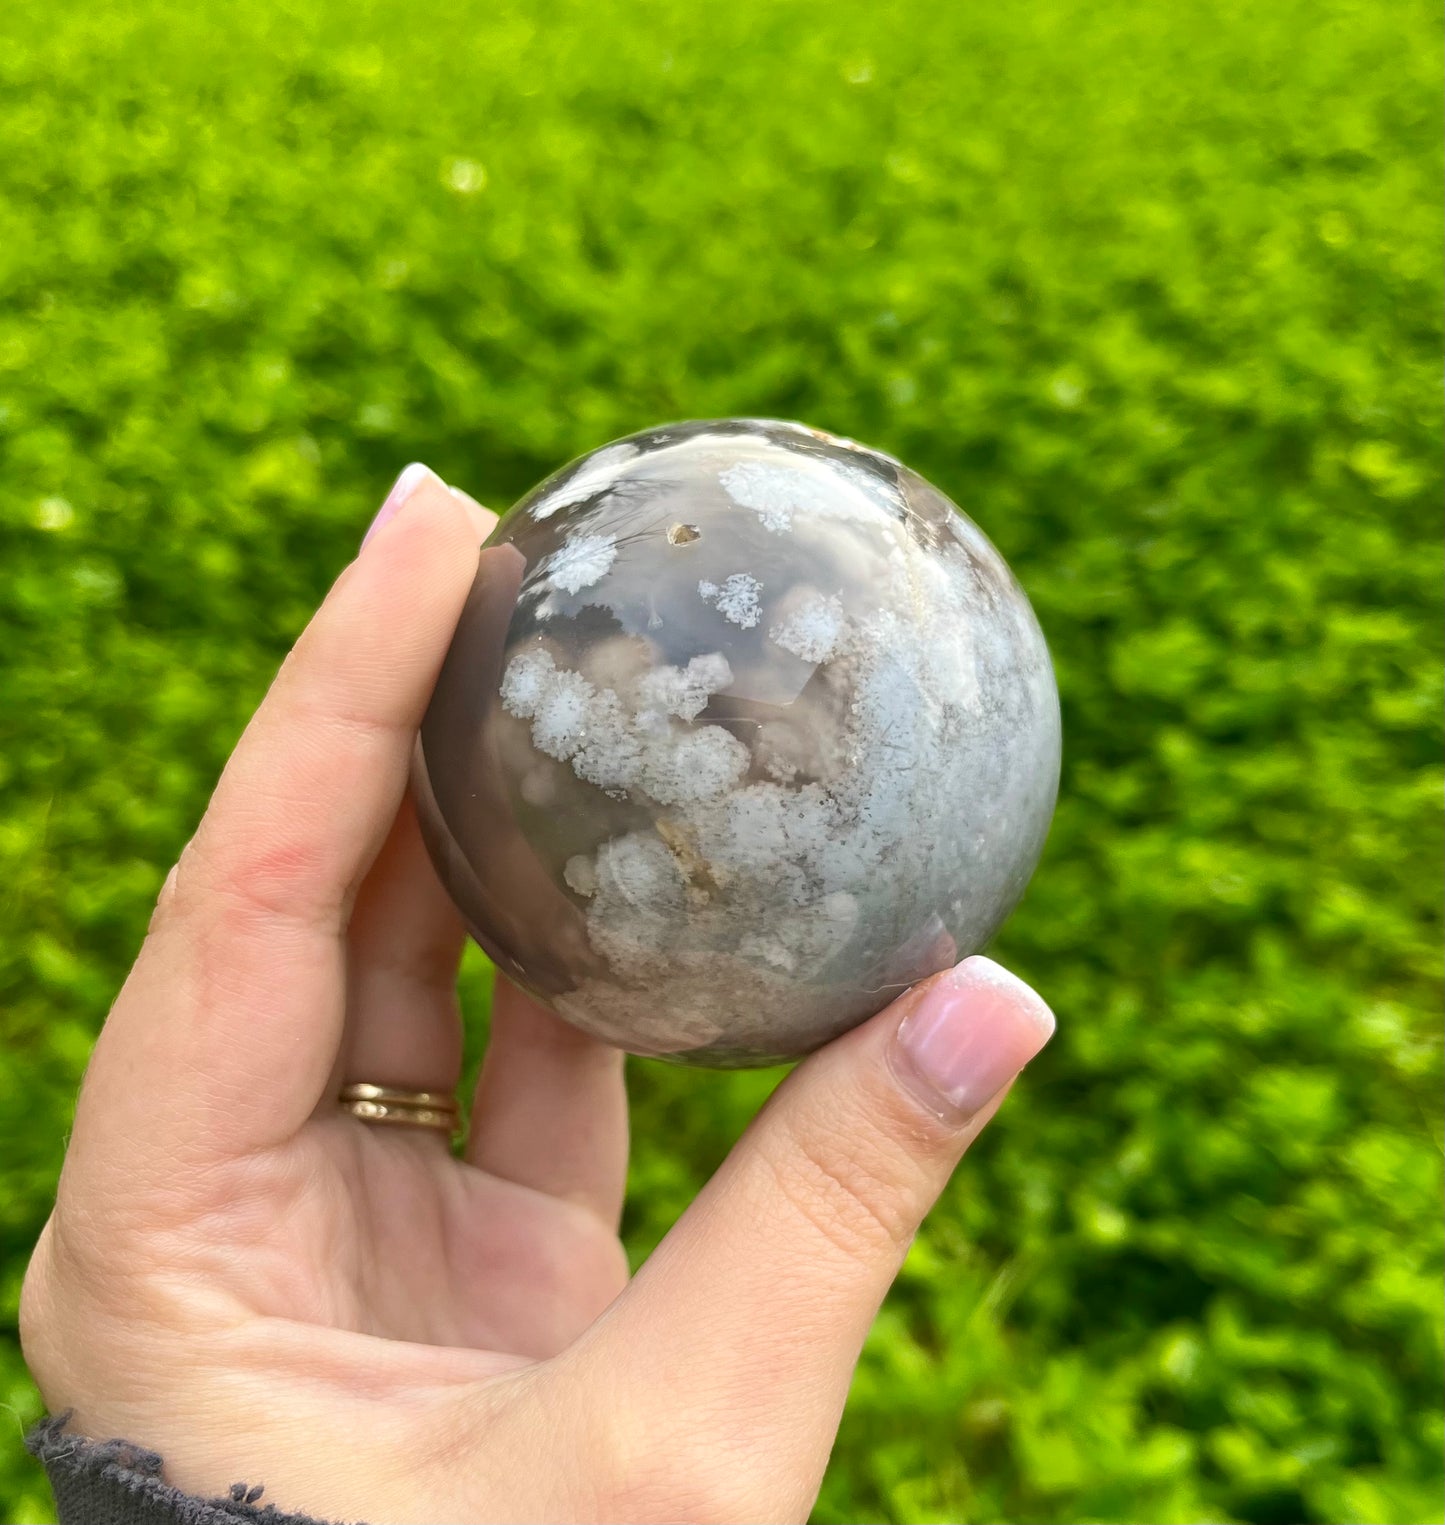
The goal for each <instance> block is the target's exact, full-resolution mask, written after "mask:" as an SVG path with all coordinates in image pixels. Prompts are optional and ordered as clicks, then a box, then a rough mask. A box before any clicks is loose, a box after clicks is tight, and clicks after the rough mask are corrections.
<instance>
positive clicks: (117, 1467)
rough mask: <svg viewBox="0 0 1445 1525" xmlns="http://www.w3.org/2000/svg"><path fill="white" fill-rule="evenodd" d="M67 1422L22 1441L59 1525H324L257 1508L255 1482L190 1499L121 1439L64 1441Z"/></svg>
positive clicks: (152, 1456) (45, 1425) (46, 1425)
mask: <svg viewBox="0 0 1445 1525" xmlns="http://www.w3.org/2000/svg"><path fill="white" fill-rule="evenodd" d="M69 1419H70V1415H69V1414H57V1415H56V1416H55V1417H54V1418H53V1419H43V1420H41V1422H40V1423H39V1424H37V1425H36V1426H35V1428H34V1429H33V1430H31V1432H30V1433H29V1434H28V1435H27V1436H26V1437H25V1444H26V1446H27V1447H28V1448H29V1450H30V1453H31V1455H32V1456H35V1457H37V1458H38V1459H39V1461H40V1463H41V1465H42V1466H43V1467H44V1468H45V1471H46V1475H47V1476H48V1477H49V1478H50V1486H51V1488H52V1489H53V1490H54V1493H55V1507H56V1510H57V1511H58V1513H59V1517H60V1525H240V1522H243V1521H246V1522H257V1521H259V1522H261V1525H324V1522H323V1521H320V1520H313V1519H312V1518H311V1517H310V1516H309V1515H300V1514H282V1512H281V1511H280V1510H279V1509H276V1508H275V1507H274V1506H273V1505H271V1504H263V1503H261V1502H260V1498H261V1491H262V1489H261V1485H260V1484H259V1483H258V1484H257V1485H256V1486H255V1487H250V1486H248V1485H247V1484H245V1483H234V1484H232V1486H231V1492H230V1496H229V1497H228V1498H223V1499H203V1498H194V1497H192V1496H191V1495H190V1494H188V1493H182V1492H181V1491H180V1490H179V1489H178V1488H172V1487H171V1485H170V1484H169V1483H168V1482H166V1480H165V1478H164V1476H163V1475H162V1473H163V1465H162V1462H161V1458H160V1457H159V1456H157V1455H156V1453H155V1452H154V1451H147V1450H145V1449H144V1448H143V1447H141V1446H133V1445H130V1444H129V1443H128V1442H126V1441H124V1440H85V1439H84V1438H82V1437H81V1436H79V1435H67V1434H66V1433H65V1426H66V1423H67V1422H68V1420H69Z"/></svg>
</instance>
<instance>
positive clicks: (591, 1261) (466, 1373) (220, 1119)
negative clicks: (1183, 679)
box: [21, 477, 1043, 1522]
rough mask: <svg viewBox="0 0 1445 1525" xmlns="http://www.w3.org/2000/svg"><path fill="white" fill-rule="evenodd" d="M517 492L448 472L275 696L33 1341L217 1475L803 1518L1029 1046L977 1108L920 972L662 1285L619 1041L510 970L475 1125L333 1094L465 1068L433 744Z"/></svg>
mask: <svg viewBox="0 0 1445 1525" xmlns="http://www.w3.org/2000/svg"><path fill="white" fill-rule="evenodd" d="M493 522H494V520H493V517H492V516H491V515H490V514H487V513H486V511H485V510H482V509H480V508H478V507H477V506H476V505H474V504H472V503H471V502H470V500H465V499H463V498H460V497H459V496H458V495H456V494H453V493H451V492H449V491H448V490H447V489H446V488H445V487H444V486H443V484H441V483H440V482H439V481H437V480H436V479H435V478H431V477H429V478H427V479H426V480H425V481H424V482H423V484H422V485H421V487H420V488H418V489H417V490H415V491H414V492H413V494H412V496H411V497H410V498H409V499H408V500H407V501H406V503H405V504H404V506H403V507H402V508H401V510H400V511H399V512H397V513H396V514H395V515H394V516H393V517H392V518H391V519H389V520H388V522H386V523H385V524H384V525H383V526H381V527H380V528H379V529H378V530H377V531H376V532H375V533H374V534H373V535H372V536H371V537H370V538H369V539H368V541H367V542H366V544H365V546H364V548H363V550H362V551H361V553H360V554H359V555H358V557H357V559H356V560H355V561H354V562H353V563H352V565H351V566H349V567H348V568H347V569H346V571H345V572H344V573H343V574H342V576H341V577H340V579H339V580H338V581H337V583H336V585H335V587H334V588H333V589H332V591H331V593H330V595H329V596H328V597H327V599H326V601H325V603H324V604H323V606H322V608H321V609H320V611H319V612H318V614H317V615H316V617H315V618H314V619H313V621H312V623H311V624H310V626H309V627H308V628H307V630H306V631H305V632H304V634H303V635H302V637H301V639H300V641H299V642H298V644H297V646H296V648H295V650H294V651H293V652H292V653H291V655H290V656H289V657H288V659H287V660H286V662H285V663H284V664H283V666H282V668H281V671H280V673H279V674H278V676H277V678H276V681H275V683H274V684H273V686H272V688H271V691H270V693H269V694H268V696H267V698H266V700H265V701H264V703H263V704H262V706H261V708H260V709H259V710H258V711H257V713H256V715H255V717H254V719H253V720H252V722H251V724H250V726H249V727H248V728H247V730H246V733H245V735H244V736H243V737H242V739H241V741H240V743H239V745H238V746H237V748H236V751H235V753H234V754H233V756H232V757H231V759H230V761H229V763H228V764H227V766H226V769H225V771H224V773H223V775H222V777H221V780H220V782H219V784H218V786H217V789H216V792H215V795H214V797H213V799H212V801H211V804H210V807H209V809H208V811H207V813H206V815H205V817H204V819H203V821H202V822H201V825H200V827H199V829H198V830H197V832H196V834H195V837H194V838H193V840H192V841H191V842H190V844H189V845H188V846H187V847H186V849H185V851H184V852H183V853H182V855H181V858H180V861H179V863H178V864H177V865H176V867H175V868H174V869H173V870H172V872H171V874H170V876H169V878H168V879H167V880H166V883H165V887H164V888H163V890H162V892H161V895H160V899H159V903H158V905H157V907H156V910H155V914H154V916H153V917H152V920H151V924H150V928H149V931H148V933H147V935H146V938H145V942H144V945H143V947H142V948H141V950H140V954H139V956H138V958H137V960H136V963H135V967H134V969H133V970H132V971H131V974H130V976H129V978H128V979H127V981H126V983H125V986H124V988H123V989H122V991H121V993H120V995H119V997H118V999H117V1000H116V1003H115V1006H114V1008H113V1009H112V1011H111V1013H110V1016H109V1018H108V1020H107V1022H106V1024H105V1028H104V1030H103V1032H102V1033H101V1036H100V1039H99V1041H98V1043H97V1045H96V1049H95V1053H94V1057H93V1059H92V1062H91V1065H90V1067H89V1069H88V1071H87V1074H86V1077H85V1082H84V1085H83V1087H82V1090H81V1095H80V1099H79V1102H78V1105H77V1111H76V1117H75V1126H74V1132H73V1136H72V1139H71V1143H70V1148H69V1152H68V1155H67V1158H66V1162H65V1168H64V1171H63V1174H62V1177H61V1181H60V1187H59V1191H58V1196H57V1202H56V1206H55V1210H54V1212H53V1214H52V1216H51V1218H50V1221H49V1223H48V1224H47V1226H46V1228H45V1231H44V1234H43V1235H42V1237H41V1239H40V1242H39V1244H38V1246H37V1248H36V1251H35V1254H34V1258H33V1260H32V1263H31V1265H30V1269H29V1273H28V1275H27V1278H26V1281H25V1287H24V1293H23V1299H22V1307H21V1332H22V1338H23V1341H24V1346H25V1352H26V1357H27V1359H28V1361H29V1363H30V1366H31V1369H32V1371H33V1372H34V1374H35V1377H36V1380H37V1381H38V1383H39V1385H40V1388H41V1391H42V1393H43V1394H44V1396H45V1400H46V1402H47V1404H48V1405H49V1407H50V1409H51V1410H52V1412H59V1411H62V1410H65V1409H72V1410H73V1411H74V1418H73V1420H72V1426H71V1427H72V1428H73V1429H74V1430H75V1431H77V1432H78V1433H81V1434H84V1435H88V1436H91V1437H94V1438H109V1437H112V1436H123V1437H125V1438H127V1439H128V1440H131V1441H133V1442H135V1443H137V1444H141V1445H145V1446H148V1447H152V1448H154V1449H155V1450H158V1451H159V1452H161V1453H162V1454H163V1455H164V1457H165V1459H166V1475H167V1478H168V1479H169V1480H170V1481H171V1482H173V1483H174V1484H176V1485H177V1486H179V1487H180V1488H182V1489H185V1490H187V1491H190V1492H197V1493H203V1494H207V1495H215V1494H220V1493H224V1492H225V1490H226V1489H227V1488H228V1487H229V1486H230V1485H231V1484H232V1483H233V1482H235V1481H236V1480H237V1479H241V1478H246V1479H250V1480H255V1479H258V1478H259V1479H263V1480H264V1482H265V1484H266V1498H267V1499H268V1500H270V1501H273V1502H275V1503H276V1504H277V1506H278V1507H280V1508H283V1509H288V1510H297V1511H305V1512H308V1513H311V1514H314V1515H317V1516H320V1517H322V1518H331V1519H335V1518H344V1519H365V1520H368V1521H373V1522H380V1521H396V1522H402V1521H435V1520H439V1519H447V1520H458V1521H461V1520H512V1521H525V1520H573V1519H587V1520H630V1521H639V1522H642V1521H651V1520H698V1521H707V1520H761V1519H767V1520H803V1519H806V1517H807V1515H808V1512H809V1510H810V1508H811V1507H812V1504H813V1502H814V1499H815V1498H816V1495H817V1491H818V1487H819V1483H820V1481H821V1478H822V1475H823V1470H824V1467H825V1466H826V1464H827V1460H828V1454H829V1451H830V1448H831V1446H832V1443H833V1438H834V1435H835V1432H836V1429H837V1425H838V1421H839V1417H840V1414H841V1412H842V1408H843V1403H844V1399H845V1397H846V1395H847V1391H848V1384H849V1380H850V1377H851V1375H852V1372H853V1368H854V1365H855V1363H856V1361H857V1358H858V1354H859V1350H860V1347H861V1345H862V1342H863V1339H864V1336H865V1335H866V1333H867V1331H868V1328H869V1325H870V1324H871V1322H872V1320H873V1317H874V1315H875V1314H876V1312H877V1309H878V1306H879V1303H880V1302H881V1300H882V1298H883V1296H884V1294H885V1293H886V1291H887V1289H888V1287H889V1284H890V1283H891V1282H892V1280H893V1278H894V1276H895V1274H896V1273H897V1271H898V1268H899V1266H900V1264H901V1262H902V1260H903V1257H904V1254H905V1253H906V1251H907V1248H908V1245H909V1244H910V1242H911V1240H912V1238H913V1236H914V1234H915V1233H916V1231H917V1229H918V1226H919V1224H920V1222H921V1220H922V1218H923V1216H924V1214H925V1213H926V1212H927V1211H928V1209H929V1207H930V1206H931V1205H932V1203H933V1201H934V1200H935V1198H936V1197H937V1195H938V1193H939V1192H940V1190H941V1189H942V1188H943V1186H944V1184H945V1183H946V1182H947V1180H948V1178H949V1175H950V1173H951V1172H952V1170H953V1168H954V1166H955V1165H956V1164H957V1162H958V1160H959V1159H960V1158H961V1156H962V1155H963V1153H964V1151H965V1150H966V1149H967V1148H968V1146H969V1145H970V1144H971V1143H972V1142H973V1140H974V1139H975V1138H976V1137H977V1135H978V1134H979V1132H980V1131H981V1130H982V1128H983V1126H984V1125H985V1123H986V1122H987V1121H988V1119H989V1117H991V1116H992V1114H993V1111H994V1110H995V1109H996V1107H997V1105H998V1103H999V1101H1000V1100H1001V1097H1002V1093H1003V1091H1004V1090H1006V1089H1007V1084H1008V1076H1007V1075H1005V1076H1003V1077H1002V1078H1001V1079H1000V1085H999V1088H998V1090H997V1093H996V1094H994V1095H993V1097H992V1099H991V1100H990V1101H988V1102H986V1103H985V1104H984V1105H983V1106H982V1107H978V1108H974V1109H972V1110H968V1111H960V1110H959V1109H958V1108H957V1107H953V1106H950V1105H949V1104H948V1103H947V1102H945V1101H944V1100H943V1099H942V1098H941V1097H939V1096H937V1095H935V1094H934V1093H933V1092H932V1091H930V1089H929V1087H928V1084H927V1082H926V1081H924V1080H921V1079H920V1078H919V1075H918V1073H917V1072H916V1071H915V1069H913V1068H911V1067H910V1061H909V1058H908V1055H907V1053H906V1052H904V1051H903V1050H902V1049H901V1048H900V1046H899V1044H898V1041H897V1037H896V1034H897V1029H898V1027H899V1024H900V1022H901V1021H902V1019H903V1017H904V1016H905V1015H906V1014H907V1012H908V1011H909V1009H910V1008H911V1007H916V1006H917V1005H918V1004H919V1003H920V1002H922V1001H925V1000H927V999H928V988H927V987H926V986H924V987H919V988H917V989H915V990H914V991H912V992H910V993H909V994H908V995H906V996H905V997H904V998H903V999H902V1000H901V1001H899V1002H898V1003H896V1004H895V1005H894V1006H892V1007H890V1008H889V1009H888V1010H886V1011H884V1012H882V1013H880V1014H879V1015H878V1016H877V1017H875V1018H874V1019H872V1020H871V1021H870V1022H868V1023H866V1024H865V1025H864V1026H862V1027H860V1028H858V1029H856V1030H855V1031H853V1032H851V1033H849V1034H847V1035H846V1036H845V1037H843V1038H840V1039H839V1040H837V1041H836V1042H835V1043H832V1044H830V1045H829V1046H828V1047H827V1048H825V1049H823V1050H821V1051H819V1052H818V1053H817V1054H815V1055H813V1056H812V1057H811V1058H809V1059H808V1060H807V1061H806V1062H804V1063H803V1064H801V1065H800V1066H798V1068H797V1069H796V1070H795V1071H794V1072H793V1073H792V1074H791V1075H790V1076H789V1078H788V1079H787V1080H786V1081H785V1082H784V1084H783V1085H782V1086H781V1087H780V1088H779V1089H778V1091H777V1093H776V1094H775V1096H774V1097H773V1099H772V1100H771V1101H770V1102H769V1104H768V1105H767V1106H766V1107H765V1108H764V1109H763V1110H762V1112H761V1113H760V1114H759V1115H758V1117H757V1118H756V1119H755V1120H754V1121H753V1123H752V1124H751V1126H750V1127H749V1128H748V1129H747V1131H746V1132H745V1134H744V1135H743V1137H742V1138H741V1139H740V1141H739V1142H738V1144H737V1145H736V1147H735V1148H734V1149H733V1151H732V1153H731V1154H730V1155H729V1156H728V1158H727V1160H726V1162H725V1163H724V1164H723V1166H722V1167H721V1168H720V1169H719V1171H718V1173H717V1174H716V1176H715V1177H714V1178H713V1179H712V1180H711V1182H709V1184H708V1185H707V1186H706V1188H705V1189H704V1190H703V1191H702V1193H701V1194H700V1195H699V1196H698V1198H697V1199H696V1201H695V1202H694V1203H693V1204H692V1205H691V1207H690V1208H689V1209H688V1211H687V1212H686V1213H685V1214H684V1215H683V1217H682V1218H681V1219H680V1220H679V1221H678V1223H677V1225H676V1226H675V1228H674V1229H673V1231H672V1232H671V1233H670V1234H669V1235H668V1236H667V1238H666V1240H665V1241H664V1242H663V1244H662V1245H661V1246H660V1247H659V1249H658V1250H657V1252H656V1253H655V1254H654V1255H653V1256H652V1258H651V1259H650V1260H649V1261H648V1263H647V1264H646V1265H645V1266H644V1267H643V1268H642V1269H641V1271H639V1272H638V1274H637V1275H636V1276H635V1277H633V1278H632V1279H631V1281H629V1279H628V1272H627V1262H626V1259H625V1256H624V1254H623V1250H622V1247H621V1245H620V1243H619V1241H618V1238H617V1225H618V1219H619V1215H620V1212H621V1206H622V1198H623V1189H624V1182H625V1175H626V1162H627V1106H626V1095H625V1091H624V1087H623V1070H622V1063H623V1061H622V1056H621V1055H620V1054H619V1053H617V1052H616V1051H615V1050H612V1049H609V1048H607V1047H604V1046H603V1045H601V1044H599V1043H597V1042H595V1041H593V1040H591V1039H589V1038H586V1037H584V1036H582V1035H580V1034H578V1033H576V1032H574V1031H573V1030H572V1029H571V1028H569V1027H567V1026H566V1025H565V1024H563V1023H561V1022H560V1021H558V1020H557V1019H556V1018H555V1017H553V1016H551V1015H550V1014H548V1013H547V1012H546V1011H544V1010H542V1009H541V1008H539V1007H538V1006H536V1005H535V1004H534V1003H532V1002H531V1001H529V1000H528V999H527V998H526V997H524V996H523V995H521V994H519V993H518V992H517V991H516V990H514V989H512V988H511V987H510V986H508V985H506V984H505V983H504V982H501V981H499V983H498V988H497V994H496V1001H495V1013H494V1025H493V1031H492V1039H491V1046H490V1049H489V1051H488V1053H487V1056H486V1060H485V1064H484V1068H483V1073H482V1076H481V1080H480V1083H479V1088H478V1093H477V1096H476V1100H475V1105H474V1109H473V1114H472V1115H473V1122H472V1129H471V1135H470V1138H469V1140H468V1143H467V1146H466V1151H465V1157H464V1158H463V1159H458V1158H455V1157H454V1156H453V1154H452V1153H451V1151H450V1150H449V1148H448V1145H447V1142H446V1140H445V1138H444V1137H443V1136H442V1135H440V1134H438V1133H434V1132H428V1131H421V1130H413V1129H404V1128H377V1127H373V1126H369V1125H367V1124H366V1123H363V1122H360V1121H358V1120H356V1119H354V1118H352V1117H349V1116H347V1115H344V1114H342V1113H340V1112H339V1111H338V1110H337V1108H336V1105H335V1096H336V1092H337V1089H338V1087H339V1086H340V1085H342V1084H344V1083H346V1082H347V1081H348V1080H370V1081H374V1082H379V1083H383V1084H389V1085H397V1086H403V1087H413V1088H417V1089H429V1090H443V1091H444V1090H450V1089H453V1088H454V1087H455V1085H456V1084H457V1080H458V1076H459V1073H460V1066H461V1050H462V1042H461V1025H460V1017H459V1012H458V1008H457V1003H456V996H455V975H456V968H457V961H458V958H459V956H460V952H461V948H462V943H463V933H462V929H461V926H460V924H459V922H458V920H457V917H456V914H455V912H454V911H453V909H452V907H451V905H450V903H449V902H448V900H447V898H446V896H445V895H444V894H443V892H442V890H441V888H440V886H439V885H438V883H437V881H436V878H435V876H434V874H433V872H432V869H431V866H430V864H429V862H428V859H427V856H426V853H425V851H424V849H423V846H422V844H421V841H420V838H419V836H418V832H417V827H416V822H415V818H414V816H413V814H412V811H411V808H410V805H409V803H408V802H407V799H406V777H407V761H408V757H409V754H410V749H411V746H412V742H413V739H414V735H415V731H416V727H417V725H418V723H419V721H420V719H421V715H422V712H423V710H424V709H425V706H426V702H427V697H428V695H429V693H430V691H431V687H432V684H433V682H434V680H435V677H436V674H437V671H438V669H439V667H440V664H441V660H442V657H443V655H444V653H445V650H446V647H447V643H448V640H449V638H450V636H451V633H452V629H453V626H454V625H455V622H456V619H457V616H458V613H459V611H460V609H461V606H462V603H463V600H464V599H465V597H466V593H467V590H468V587H469V585H470V583H471V580H472V575H473V571H474V569H475V566H476V551H477V546H478V544H479V542H480V540H481V538H482V537H483V536H484V535H485V534H486V533H487V531H488V529H489V528H490V526H491V524H492V523H493ZM1019 989H1020V990H1021V991H1022V990H1023V987H1022V986H1020V987H1019ZM1035 999H1036V998H1035ZM995 1004H996V1005H997V1004H998V1003H997V1001H996V1003H995ZM1026 1004H1027V1003H1026V1001H1025V1000H1024V999H1023V998H1020V999H1019V1000H1018V1001H1015V1002H1014V1003H1013V1005H1012V1006H1011V1005H1010V1004H1009V1002H1008V1001H1007V1000H1004V1001H1003V1005H1002V1007H1001V1008H1000V1013H1001V1014H996V1016H995V1027H996V1028H997V1030H998V1031H999V1032H1001V1033H1002V1034H1003V1036H1002V1038H999V1039H997V1040H996V1041H994V1042H993V1048H994V1050H995V1051H997V1050H998V1049H999V1047H1000V1043H1001V1044H1002V1046H1003V1048H1004V1049H1005V1050H1007V1052H1008V1054H1009V1055H1010V1056H1011V1057H1009V1058H1008V1062H1007V1066H1006V1068H1007V1069H1008V1071H1009V1073H1010V1074H1011V1073H1013V1072H1014V1071H1016V1069H1017V1068H1019V1067H1021V1066H1022V1065H1023V1064H1024V1063H1025V1062H1026V1061H1027V1059H1028V1058H1030V1057H1031V1056H1032V1054H1033V1052H1035V1051H1036V1050H1037V1048H1038V1047H1039V1046H1041V1043H1042V1041H1043V1040H1042V1037H1041V1036H1040V1033H1039V1030H1038V1026H1037V1022H1036V1021H1034V1020H1031V1019H1030V1017H1029V1016H1028V1014H1027V1012H1026V1011H1025V1009H1024V1007H1025V1006H1026ZM1010 1012H1012V1013H1013V1015H1010ZM1010 1023H1015V1024H1016V1029H1017V1030H1016V1031H1014V1030H1013V1028H1011V1027H1010V1025H1009V1024H1010ZM1010 1044H1012V1045H1013V1048H1012V1049H1010V1048H1009V1045H1010ZM1014 1050H1016V1054H1015V1053H1014ZM1015 1060H1016V1062H1015ZM704 1083H706V1082H705V1080H704V1079H701V1078H700V1079H699V1084H704Z"/></svg>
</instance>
